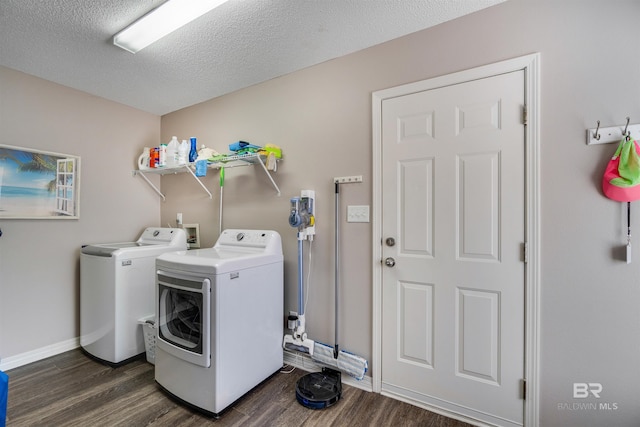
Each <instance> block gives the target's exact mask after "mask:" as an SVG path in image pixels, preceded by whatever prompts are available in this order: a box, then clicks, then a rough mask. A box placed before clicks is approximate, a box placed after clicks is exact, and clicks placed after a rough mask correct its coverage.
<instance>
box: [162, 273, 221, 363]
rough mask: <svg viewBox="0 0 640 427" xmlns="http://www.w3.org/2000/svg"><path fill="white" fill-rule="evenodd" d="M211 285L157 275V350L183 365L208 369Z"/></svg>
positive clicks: (173, 276) (173, 275)
mask: <svg viewBox="0 0 640 427" xmlns="http://www.w3.org/2000/svg"><path fill="white" fill-rule="evenodd" d="M210 331H211V281H210V280H209V279H207V278H201V279H198V278H194V277H181V276H180V275H178V274H173V273H167V272H164V271H158V342H157V344H156V345H157V346H158V347H160V348H162V349H163V350H165V351H166V352H167V353H169V354H172V355H173V356H175V357H177V358H180V359H183V360H186V361H187V362H190V363H193V364H196V365H199V366H204V367H205V368H208V367H209V366H211V339H210V337H211V334H210Z"/></svg>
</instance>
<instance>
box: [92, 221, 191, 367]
mask: <svg viewBox="0 0 640 427" xmlns="http://www.w3.org/2000/svg"><path fill="white" fill-rule="evenodd" d="M187 247H188V246H187V236H186V233H185V231H184V230H182V229H180V228H159V227H149V228H147V229H145V230H144V231H143V232H142V235H141V236H140V238H139V239H138V240H137V241H135V242H123V243H104V244H95V245H86V246H84V247H83V248H82V250H81V254H80V345H81V346H82V348H83V349H84V350H85V351H86V352H87V353H88V354H90V355H91V356H93V357H95V358H97V359H99V360H101V361H103V362H106V363H107V364H112V365H118V364H124V363H126V362H127V361H129V360H130V359H132V358H134V357H136V356H138V355H140V354H141V353H144V352H145V347H144V336H143V331H142V326H141V325H140V324H139V323H138V320H140V319H141V318H144V317H148V316H153V315H155V302H154V301H155V267H156V264H155V262H156V257H157V256H158V255H160V254H163V253H165V252H171V251H179V250H186V249H187Z"/></svg>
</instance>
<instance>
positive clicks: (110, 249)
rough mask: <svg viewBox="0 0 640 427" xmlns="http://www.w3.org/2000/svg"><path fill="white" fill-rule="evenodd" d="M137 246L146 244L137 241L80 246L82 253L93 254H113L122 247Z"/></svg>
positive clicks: (106, 255) (108, 255)
mask: <svg viewBox="0 0 640 427" xmlns="http://www.w3.org/2000/svg"><path fill="white" fill-rule="evenodd" d="M138 246H148V245H146V244H141V243H138V242H124V243H111V244H105V245H89V246H84V247H83V248H82V253H83V254H86V255H94V256H105V257H110V256H113V253H114V252H115V251H117V250H120V249H123V248H135V247H138Z"/></svg>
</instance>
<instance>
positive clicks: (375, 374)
mask: <svg viewBox="0 0 640 427" xmlns="http://www.w3.org/2000/svg"><path fill="white" fill-rule="evenodd" d="M518 70H524V73H525V101H526V111H525V117H526V119H525V124H526V126H525V140H526V149H525V150H526V151H525V156H526V164H525V168H526V171H525V179H526V183H525V192H526V195H525V197H526V200H525V205H526V206H525V214H526V218H525V221H526V224H525V233H526V235H525V239H526V240H525V261H526V273H525V281H526V293H525V313H526V318H525V381H526V383H525V384H526V385H525V387H526V393H525V414H524V424H525V426H537V425H538V423H539V419H538V412H539V410H538V406H539V387H538V381H539V359H540V358H539V340H540V338H539V331H540V306H539V303H540V283H539V282H540V173H539V162H540V54H539V53H535V54H530V55H526V56H522V57H518V58H514V59H509V60H506V61H501V62H497V63H494V64H490V65H486V66H482V67H478V68H473V69H469V70H465V71H461V72H457V73H453V74H448V75H444V76H440V77H435V78H432V79H428V80H424V81H420V82H416V83H410V84H406V85H402V86H398V87H394V88H390V89H384V90H380V91H377V92H374V93H373V94H372V122H373V129H372V131H373V147H372V148H373V173H374V179H373V216H372V221H373V224H372V225H373V236H372V237H373V242H374V244H373V254H372V256H373V337H372V341H373V354H372V360H371V362H372V363H371V368H372V369H371V371H372V383H373V391H374V392H378V393H380V392H382V393H383V394H384V392H383V391H382V384H381V383H382V373H381V359H382V342H381V336H382V263H381V259H382V244H381V242H382V239H383V236H382V231H381V230H382V205H381V202H382V174H381V169H382V158H381V149H382V132H381V126H382V123H381V118H382V102H383V101H384V100H385V99H389V98H394V97H397V96H403V95H407V94H411V93H415V92H421V91H425V90H430V89H435V88H439V87H443V86H449V85H454V84H458V83H463V82H468V81H472V80H477V79H482V78H486V77H491V76H495V75H499V74H504V73H509V72H513V71H518ZM420 406H423V405H420ZM427 409H431V410H433V408H427ZM437 412H440V413H443V412H442V411H441V410H438V411H437ZM445 415H450V416H453V417H455V414H445Z"/></svg>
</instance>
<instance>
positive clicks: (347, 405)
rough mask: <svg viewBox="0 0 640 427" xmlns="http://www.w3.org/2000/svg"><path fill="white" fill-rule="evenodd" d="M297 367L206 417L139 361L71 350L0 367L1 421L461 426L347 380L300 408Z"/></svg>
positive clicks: (22, 423) (28, 423)
mask: <svg viewBox="0 0 640 427" xmlns="http://www.w3.org/2000/svg"><path fill="white" fill-rule="evenodd" d="M305 373H306V372H305V371H301V370H299V369H296V370H294V371H293V372H292V373H290V374H286V373H276V374H275V375H274V376H272V377H271V378H269V379H267V380H266V381H264V382H263V383H262V384H260V385H259V386H257V387H256V388H255V389H253V390H252V391H250V392H249V393H248V394H247V395H245V396H244V397H242V398H241V399H240V400H238V401H237V402H236V403H235V404H233V405H232V406H231V407H230V408H229V409H227V410H226V411H224V412H223V413H222V414H221V416H220V418H218V419H214V418H211V417H208V416H206V415H203V414H201V413H199V412H197V411H195V410H193V409H190V408H188V407H186V406H184V405H182V404H180V403H178V402H176V401H174V400H173V399H171V398H169V397H168V395H167V394H166V393H164V392H163V391H162V390H161V389H160V388H159V386H158V385H157V384H156V383H155V381H154V378H153V365H151V364H149V363H147V362H146V361H144V360H136V361H133V362H131V363H128V364H126V365H124V366H121V367H119V368H115V369H114V368H111V367H109V366H106V365H103V364H101V363H98V362H96V361H94V360H92V359H90V358H88V357H87V356H85V355H84V354H83V353H82V352H81V351H80V350H73V351H69V352H66V353H63V354H60V355H58V356H54V357H51V358H48V359H45V360H42V361H39V362H36V363H32V364H29V365H26V366H22V367H19V368H16V369H12V370H10V371H8V372H7V374H8V375H9V396H8V404H7V426H47V427H51V426H92V427H93V426H207V425H211V426H433V427H463V426H464V427H466V426H468V424H465V423H463V422H460V421H456V420H452V419H450V418H446V417H444V416H442V415H438V414H434V413H432V412H429V411H425V410H423V409H420V408H417V407H415V406H412V405H409V404H406V403H403V402H399V401H396V400H394V399H390V398H388V397H384V396H381V395H379V394H376V393H368V392H366V391H363V390H360V389H358V388H355V387H350V386H347V385H345V386H344V387H343V395H342V399H341V400H340V401H338V402H337V403H336V404H335V405H333V406H331V407H329V408H326V409H322V410H312V409H308V408H305V407H303V406H302V405H300V404H299V403H298V402H297V401H296V398H295V383H296V380H297V379H298V378H299V377H300V376H302V375H304V374H305Z"/></svg>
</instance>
